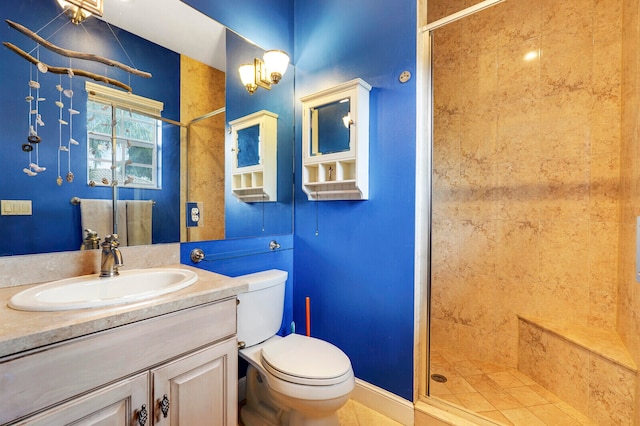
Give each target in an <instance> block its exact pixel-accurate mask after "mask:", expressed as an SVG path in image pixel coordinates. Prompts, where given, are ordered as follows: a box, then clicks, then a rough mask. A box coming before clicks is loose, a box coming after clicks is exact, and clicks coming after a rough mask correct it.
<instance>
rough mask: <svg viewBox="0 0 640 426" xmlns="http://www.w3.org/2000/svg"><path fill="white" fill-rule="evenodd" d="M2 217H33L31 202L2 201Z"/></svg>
mask: <svg viewBox="0 0 640 426" xmlns="http://www.w3.org/2000/svg"><path fill="white" fill-rule="evenodd" d="M0 212H1V214H2V216H31V215H32V214H33V212H32V207H31V200H0Z"/></svg>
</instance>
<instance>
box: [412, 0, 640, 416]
mask: <svg viewBox="0 0 640 426" xmlns="http://www.w3.org/2000/svg"><path fill="white" fill-rule="evenodd" d="M634 3H637V2H630V1H629V2H627V1H626V0H576V1H551V0H527V1H521V0H503V1H484V2H478V1H477V0H476V1H470V0H467V1H454V2H452V1H446V0H429V1H428V2H427V6H426V8H427V9H428V10H427V11H426V16H427V18H428V22H426V24H425V25H424V26H423V27H422V28H421V30H420V32H419V43H418V44H419V46H420V49H421V50H422V51H421V52H420V53H419V57H421V62H422V68H423V77H422V78H419V80H420V81H419V83H418V87H419V93H421V94H420V95H419V96H418V97H419V98H421V97H422V98H423V99H419V100H418V111H420V112H421V114H422V118H420V119H419V123H423V129H422V131H420V129H419V131H418V145H419V146H418V167H417V169H418V175H419V176H422V178H419V179H418V182H417V187H418V191H419V192H422V194H418V196H417V200H416V201H417V204H418V215H419V217H417V224H418V226H417V229H418V239H419V241H417V245H418V251H419V255H418V256H419V258H420V259H421V261H420V262H419V265H418V268H417V274H418V275H419V276H420V277H419V280H420V282H421V287H422V289H421V294H422V297H421V299H422V302H421V303H422V310H423V317H427V318H428V321H423V323H424V324H425V325H423V327H422V328H423V330H422V333H423V337H422V339H421V341H423V342H424V344H423V348H422V353H423V357H422V359H425V360H426V361H425V363H426V364H427V365H426V366H421V367H422V369H421V372H420V375H421V377H420V379H419V380H418V382H419V383H420V384H419V388H420V389H419V391H420V393H421V394H422V395H423V396H427V395H428V397H429V399H431V400H433V401H438V403H441V404H445V405H451V406H455V407H460V408H463V409H465V410H467V411H472V412H475V413H477V414H478V415H480V416H482V417H485V418H487V419H491V420H493V421H499V422H502V423H505V424H560V423H558V422H560V421H561V420H566V421H567V423H566V424H574V423H575V424H584V423H589V422H593V423H596V424H634V409H635V406H636V405H637V402H636V401H637V397H636V396H635V394H636V390H637V386H638V385H637V383H636V365H635V362H637V360H638V358H637V357H638V347H633V346H634V345H633V344H631V346H632V347H628V346H629V345H630V343H629V342H630V339H628V338H625V332H624V331H622V330H621V328H622V329H624V328H625V327H624V321H625V320H626V318H635V317H636V316H637V308H635V309H636V310H634V303H637V300H634V298H637V296H636V292H637V291H636V290H635V289H633V288H632V290H633V292H634V293H633V294H631V293H630V292H629V291H627V290H625V289H627V286H631V285H632V284H628V281H630V280H628V279H626V277H627V276H628V274H629V272H628V270H629V266H630V265H629V264H628V263H629V261H628V258H629V257H630V256H631V258H632V260H635V251H634V249H635V247H633V248H630V247H629V245H630V242H629V237H628V236H626V234H625V233H624V231H625V229H626V227H627V226H628V224H629V223H631V222H632V220H633V218H632V216H631V214H630V213H629V212H630V211H631V210H632V209H631V208H630V209H628V210H629V212H627V213H626V214H625V210H624V209H621V207H623V206H624V205H625V204H630V202H629V200H632V199H634V198H637V196H636V197H632V196H631V195H632V194H633V192H632V191H630V190H628V188H626V187H625V185H624V182H625V173H624V170H626V169H627V168H629V167H630V165H629V164H626V163H625V162H627V160H626V159H625V156H624V155H622V156H621V152H622V151H624V147H625V146H626V144H629V145H630V144H631V143H630V142H629V141H627V140H625V137H626V130H625V125H626V126H627V127H630V128H633V129H635V127H634V124H633V123H631V124H627V123H626V122H625V119H624V117H625V112H628V111H627V110H628V109H629V108H632V109H633V111H635V112H637V100H636V98H635V97H634V96H633V95H630V94H628V93H627V92H628V91H625V87H626V86H625V84H623V83H625V82H626V80H629V81H631V80H633V81H635V77H636V75H637V74H635V75H632V76H630V73H631V74H632V73H633V72H634V71H635V69H633V70H631V71H630V70H628V69H627V68H629V67H624V66H623V63H627V62H625V61H627V60H628V57H627V53H628V52H627V50H625V46H626V44H625V43H626V42H627V41H628V40H626V39H625V38H629V37H636V38H637V35H636V34H635V33H633V32H631V31H624V29H625V28H626V26H627V25H630V24H629V22H628V20H629V19H635V21H633V22H635V26H633V25H631V26H632V27H633V28H636V29H635V30H634V31H635V32H636V33H637V21H638V18H637V9H638V6H637V4H636V5H634ZM627 5H631V7H627ZM628 9H632V10H631V12H629V11H628ZM424 13H425V10H424V9H423V10H422V11H421V15H424ZM630 15H631V18H627V17H628V16H630ZM623 17H625V19H627V20H623ZM629 34H631V35H629ZM623 40H625V42H624V43H623ZM630 41H633V40H630ZM637 46H638V45H637V44H635V48H633V47H632V48H630V49H628V50H629V51H631V52H632V53H629V55H632V56H633V57H634V58H635V57H637V54H636V53H635V52H634V50H637ZM623 52H624V54H623ZM419 68H420V65H419ZM627 115H633V114H627ZM635 115H637V114H635ZM635 115H634V117H635ZM633 120H637V119H636V118H633ZM634 123H635V121H634ZM629 132H633V130H630V131H629ZM421 133H422V136H421ZM421 138H422V139H421ZM632 140H633V139H632ZM633 145H635V144H633ZM633 150H634V151H633V152H634V153H636V151H635V148H633ZM633 164H635V163H633ZM621 171H622V173H621ZM634 173H636V172H634ZM636 174H637V173H636ZM636 178H637V176H636ZM627 180H629V181H632V180H633V177H632V178H629V179H627ZM625 188H626V189H625ZM636 194H637V193H636ZM420 206H422V207H420ZM636 214H637V213H636ZM631 232H635V231H634V230H633V229H632V230H631ZM633 238H634V237H631V239H632V240H633ZM633 243H635V241H633ZM420 253H422V254H420ZM625 259H627V260H625ZM631 268H633V266H631ZM630 273H631V274H632V275H631V277H632V280H631V281H633V271H631V272H630ZM619 277H621V278H619ZM636 285H637V284H636ZM621 292H622V293H621ZM621 294H623V296H624V297H630V298H631V300H632V301H631V302H629V303H627V304H626V308H625V306H622V307H621V300H620V299H621ZM636 306H637V305H636ZM625 309H626V311H625ZM632 321H633V320H632ZM635 321H636V323H635V324H630V325H629V324H627V325H629V331H630V332H631V333H632V330H633V329H634V328H636V329H637V327H638V324H637V322H638V321H637V319H636V320H635ZM621 324H622V327H621ZM636 346H640V345H636ZM633 354H635V357H634V356H633ZM634 361H635V362H634ZM637 415H638V414H635V416H637ZM572 421H573V422H574V423H571V422H572ZM536 422H540V423H536ZM636 422H637V419H636ZM562 424H564V423H562Z"/></svg>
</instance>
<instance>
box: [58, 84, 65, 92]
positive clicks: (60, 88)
mask: <svg viewBox="0 0 640 426" xmlns="http://www.w3.org/2000/svg"><path fill="white" fill-rule="evenodd" d="M56 89H58V92H62V91H63V90H64V89H63V88H62V86H61V85H59V84H56Z"/></svg>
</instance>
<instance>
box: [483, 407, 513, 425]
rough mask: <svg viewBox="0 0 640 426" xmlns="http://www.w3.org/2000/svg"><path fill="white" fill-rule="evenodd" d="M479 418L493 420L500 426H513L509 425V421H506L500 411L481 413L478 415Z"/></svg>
mask: <svg viewBox="0 0 640 426" xmlns="http://www.w3.org/2000/svg"><path fill="white" fill-rule="evenodd" d="M478 414H480V415H481V416H484V417H486V418H488V419H491V420H494V421H496V422H498V423H499V424H501V425H507V426H511V425H513V423H511V422H510V421H509V419H507V418H506V417H505V416H504V414H502V412H500V411H483V412H481V413H478Z"/></svg>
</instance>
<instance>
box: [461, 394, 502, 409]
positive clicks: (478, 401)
mask: <svg viewBox="0 0 640 426" xmlns="http://www.w3.org/2000/svg"><path fill="white" fill-rule="evenodd" d="M455 396H456V398H458V400H459V401H460V402H461V403H462V406H463V407H465V408H467V409H469V410H471V411H475V412H478V411H493V410H495V409H496V407H494V406H493V405H491V403H490V402H489V401H487V399H486V398H485V397H484V396H482V394H480V393H478V392H470V393H457V394H456V395H455Z"/></svg>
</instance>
